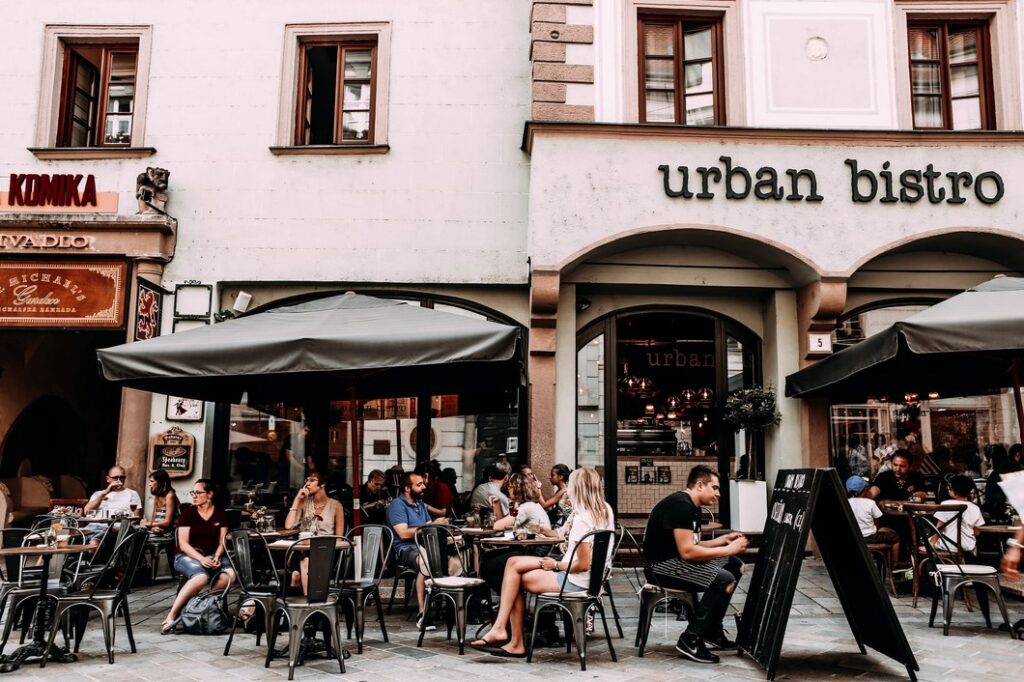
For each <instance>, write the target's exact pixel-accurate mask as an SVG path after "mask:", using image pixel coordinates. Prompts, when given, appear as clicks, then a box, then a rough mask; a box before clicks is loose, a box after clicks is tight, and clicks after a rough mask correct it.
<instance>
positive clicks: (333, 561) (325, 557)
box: [284, 535, 345, 604]
mask: <svg viewBox="0 0 1024 682" xmlns="http://www.w3.org/2000/svg"><path fill="white" fill-rule="evenodd" d="M344 540H345V538H343V537H341V536H339V535H317V536H314V537H311V538H302V539H301V540H296V541H295V542H293V543H292V545H291V547H289V548H288V552H287V553H286V554H285V563H284V565H285V566H293V565H295V564H293V563H292V560H293V557H295V560H296V563H297V561H298V559H299V558H300V557H303V558H304V557H308V559H309V563H308V564H307V565H306V599H307V600H308V603H310V604H322V603H324V602H326V601H327V596H328V595H329V594H330V588H331V582H332V581H336V580H337V577H338V574H339V573H340V570H341V569H340V567H341V565H342V564H343V563H344V562H343V559H344V555H343V552H344V551H345V550H342V549H340V548H339V547H338V541H344ZM284 601H285V603H286V604H287V603H288V597H287V595H286V596H285V599H284Z"/></svg>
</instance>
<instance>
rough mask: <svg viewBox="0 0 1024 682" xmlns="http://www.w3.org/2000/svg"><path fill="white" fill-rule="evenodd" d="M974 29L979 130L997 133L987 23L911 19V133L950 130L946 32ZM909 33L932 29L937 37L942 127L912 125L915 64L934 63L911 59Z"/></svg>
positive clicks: (951, 117)
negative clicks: (979, 107) (936, 33)
mask: <svg viewBox="0 0 1024 682" xmlns="http://www.w3.org/2000/svg"><path fill="white" fill-rule="evenodd" d="M951 28H953V29H954V30H962V29H968V28H973V29H975V30H976V31H977V36H978V37H977V46H978V61H977V64H978V99H979V102H980V104H981V112H980V114H981V128H980V130H995V129H996V115H995V112H996V107H995V96H994V86H993V76H992V41H991V38H990V36H989V22H988V21H972V20H966V19H955V18H952V19H924V18H920V19H912V20H910V21H908V22H907V68H908V72H907V75H908V78H909V83H910V120H911V124H912V125H913V126H914V130H953V90H952V86H951V76H950V73H951V69H950V64H949V47H948V46H949V31H950V29H951ZM912 29H935V30H937V31H938V35H939V45H938V51H939V59H938V60H937V61H938V66H939V77H940V78H941V84H942V93H941V95H940V96H941V98H942V126H940V127H926V126H919V125H917V123H916V121H915V118H916V117H915V115H914V114H915V108H914V64H922V63H935V61H936V60H928V59H916V60H915V59H914V57H913V52H912V46H911V44H910V31H911V30H912Z"/></svg>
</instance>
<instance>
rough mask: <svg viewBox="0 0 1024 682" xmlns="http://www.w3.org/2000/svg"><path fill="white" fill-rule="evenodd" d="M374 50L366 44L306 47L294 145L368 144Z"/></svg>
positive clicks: (312, 42) (333, 43)
mask: <svg viewBox="0 0 1024 682" xmlns="http://www.w3.org/2000/svg"><path fill="white" fill-rule="evenodd" d="M376 58H377V46H376V43H375V42H371V41H368V40H366V39H362V40H357V39H352V40H345V41H336V40H329V41H321V40H310V41H304V42H303V43H302V44H301V49H300V50H299V83H298V92H297V97H298V101H297V103H296V112H297V117H296V119H297V120H296V126H295V144H296V145H348V144H369V143H370V142H371V141H372V140H373V100H374V85H375V77H376V72H377V69H376Z"/></svg>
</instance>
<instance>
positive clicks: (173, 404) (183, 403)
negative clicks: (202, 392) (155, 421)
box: [167, 395, 206, 422]
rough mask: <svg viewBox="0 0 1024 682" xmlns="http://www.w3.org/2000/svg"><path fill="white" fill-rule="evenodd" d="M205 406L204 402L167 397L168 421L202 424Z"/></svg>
mask: <svg viewBox="0 0 1024 682" xmlns="http://www.w3.org/2000/svg"><path fill="white" fill-rule="evenodd" d="M205 405H206V403H204V402H203V401H202V400H196V399H194V398H178V397H175V396H172V395H169V396H167V421H171V422H201V421H203V408H204V406H205Z"/></svg>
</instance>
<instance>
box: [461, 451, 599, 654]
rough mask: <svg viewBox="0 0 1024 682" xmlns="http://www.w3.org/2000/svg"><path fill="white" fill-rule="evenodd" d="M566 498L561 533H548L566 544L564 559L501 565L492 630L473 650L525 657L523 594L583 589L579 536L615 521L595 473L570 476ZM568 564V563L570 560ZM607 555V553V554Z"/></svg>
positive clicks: (587, 550) (585, 550)
mask: <svg viewBox="0 0 1024 682" xmlns="http://www.w3.org/2000/svg"><path fill="white" fill-rule="evenodd" d="M567 495H568V497H569V499H570V501H571V502H572V507H573V510H574V511H573V514H572V516H571V517H570V519H569V520H568V521H567V522H566V524H565V526H563V527H562V529H561V530H559V531H547V532H546V533H544V534H545V535H554V534H557V535H558V536H559V537H564V538H566V539H567V540H568V547H567V549H566V552H565V557H566V558H565V559H564V560H562V561H556V560H555V559H552V558H550V557H544V558H538V557H532V556H517V557H512V558H511V559H509V561H508V563H507V564H506V565H505V575H504V577H503V579H502V583H501V603H500V606H499V608H498V615H497V617H496V618H495V619H494V624H493V625H492V626H491V629H490V630H488V631H487V633H486V634H485V635H484V636H483V637H482V638H481V639H478V640H476V641H475V642H473V643H471V644H470V646H472V647H473V648H474V649H477V650H480V651H484V652H486V653H489V654H492V655H494V656H501V657H504V658H522V657H524V656H525V655H526V643H525V641H524V640H523V615H524V613H525V611H526V603H525V600H524V599H523V594H522V592H523V590H525V591H527V592H531V593H534V594H540V593H542V592H558V591H559V590H561V589H562V586H563V585H564V586H565V591H566V592H578V591H582V590H584V589H586V588H585V586H586V584H587V582H588V580H589V575H590V562H591V558H592V557H591V547H590V545H591V543H590V541H589V540H588V541H587V542H583V543H582V544H581V540H582V539H583V536H584V535H586V534H587V533H589V532H590V531H593V530H613V529H614V528H615V516H614V514H613V513H612V509H611V507H610V506H609V505H608V503H607V502H605V500H604V492H603V491H602V489H601V475H600V474H598V473H597V472H596V471H595V470H593V469H577V470H576V471H574V472H572V475H571V476H569V486H568V492H567ZM573 550H576V553H575V556H574V557H573V562H572V565H569V562H568V558H569V557H572V556H573ZM609 551H610V550H609Z"/></svg>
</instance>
